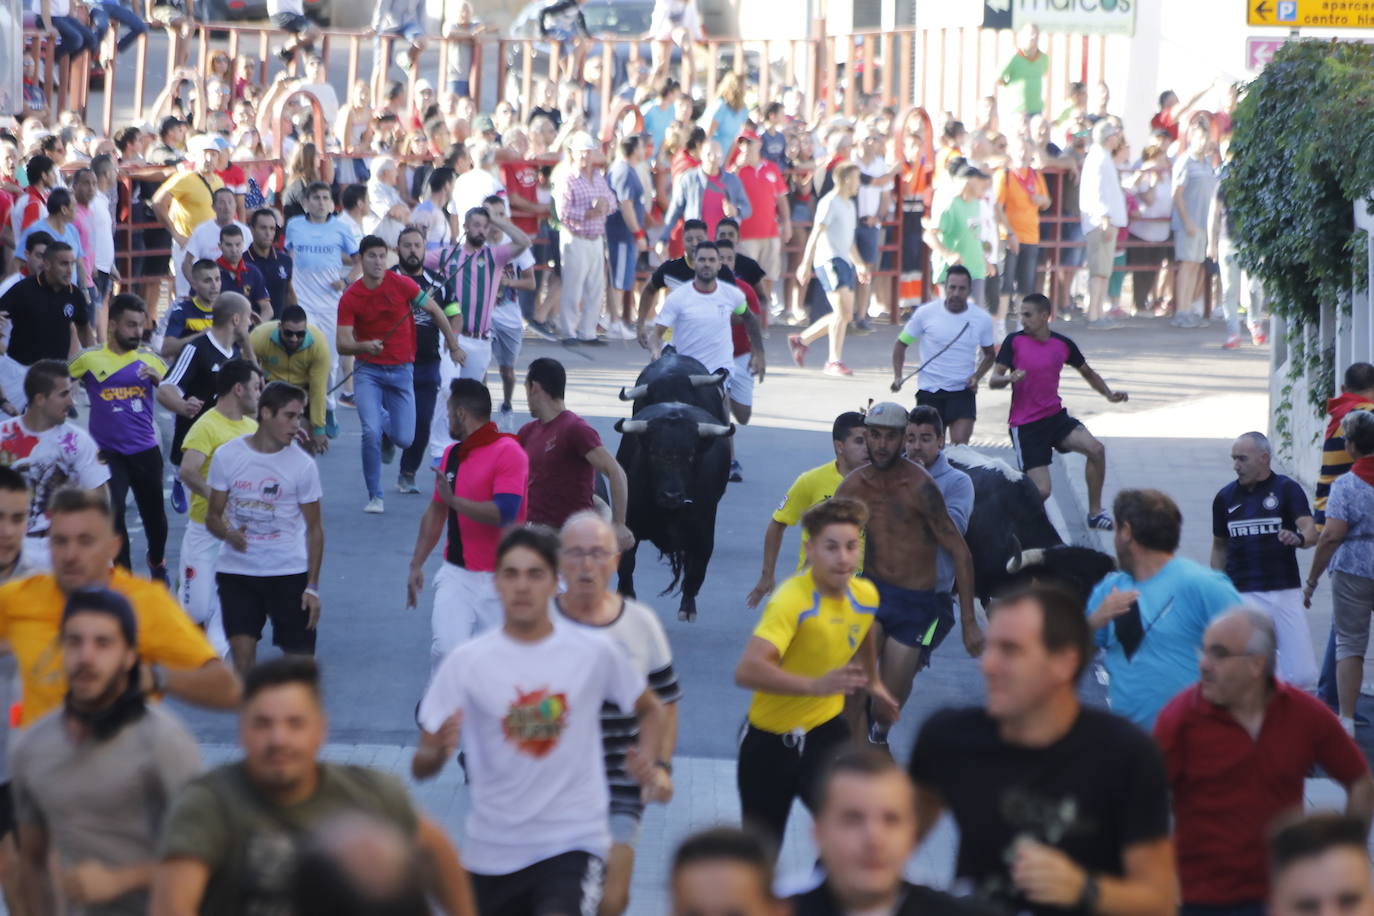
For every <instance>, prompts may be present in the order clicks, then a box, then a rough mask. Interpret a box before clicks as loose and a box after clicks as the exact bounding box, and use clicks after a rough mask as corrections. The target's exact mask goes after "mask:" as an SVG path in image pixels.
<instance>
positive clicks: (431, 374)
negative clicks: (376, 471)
mask: <svg viewBox="0 0 1374 916" xmlns="http://www.w3.org/2000/svg"><path fill="white" fill-rule="evenodd" d="M444 358H445V357H444V356H440V357H439V359H444ZM438 397H439V360H430V361H429V362H425V363H416V364H415V439H414V441H412V442H411V443H410V447H409V448H407V449H406V450H405V451H404V452H402V453H401V473H402V474H414V473H415V472H416V471H418V470H420V465H421V464H423V463H424V460H425V452H426V451H427V450H428V448H429V424H430V421H431V420H432V419H433V417H434V401H435V399H436V398H438Z"/></svg>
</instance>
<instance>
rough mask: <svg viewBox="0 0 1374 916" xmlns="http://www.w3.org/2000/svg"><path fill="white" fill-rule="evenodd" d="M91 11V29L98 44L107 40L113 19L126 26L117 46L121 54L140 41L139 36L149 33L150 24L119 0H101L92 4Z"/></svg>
mask: <svg viewBox="0 0 1374 916" xmlns="http://www.w3.org/2000/svg"><path fill="white" fill-rule="evenodd" d="M90 13H91V30H92V31H93V32H95V40H96V43H97V44H99V43H100V42H102V41H104V40H105V33H106V32H107V31H109V29H110V20H111V19H113V20H114V21H115V22H118V23H119V24H120V25H122V26H124V34H123V35H121V36H120V38H119V44H118V45H116V46H115V50H116V51H118V52H119V53H120V54H123V53H124V52H125V51H127V50H129V46H130V45H132V44H133V43H134V42H136V41H138V36H140V35H147V34H148V24H147V23H146V22H144V21H143V19H142V18H140V17H139V16H138V14H137V13H135V12H134V11H133V10H131V9H129V8H128V7H127V6H125V5H124V4H123V3H121V2H119V0H100V2H99V3H95V4H92V6H91V9H90Z"/></svg>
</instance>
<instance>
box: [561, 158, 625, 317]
mask: <svg viewBox="0 0 1374 916" xmlns="http://www.w3.org/2000/svg"><path fill="white" fill-rule="evenodd" d="M568 149H569V150H570V151H571V154H572V164H573V169H574V171H573V172H572V174H570V175H569V176H568V177H567V178H566V179H565V180H564V182H563V191H562V193H561V194H560V195H559V197H558V219H559V221H560V222H562V224H563V231H562V232H560V233H559V246H558V247H559V254H560V255H561V256H562V260H563V292H562V298H561V301H560V314H559V332H560V333H561V334H562V336H563V338H564V343H584V344H601V343H602V341H600V340H598V339H597V337H596V321H597V319H598V318H600V317H601V307H602V306H603V305H604V304H605V302H606V272H605V268H604V264H605V261H606V217H607V216H609V215H610V213H611V210H612V209H614V208H615V205H616V200H615V193H614V192H613V191H612V190H611V186H610V185H609V184H607V183H606V177H605V176H604V175H603V174H601V170H600V169H599V168H598V167H597V166H596V165H594V164H593V160H594V158H595V157H596V154H597V152H598V148H597V145H596V141H595V140H593V139H592V138H591V135H590V134H587V133H584V132H581V131H579V132H578V133H576V134H573V136H572V138H571V140H570V141H569V143H568Z"/></svg>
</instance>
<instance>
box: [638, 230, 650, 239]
mask: <svg viewBox="0 0 1374 916" xmlns="http://www.w3.org/2000/svg"><path fill="white" fill-rule="evenodd" d="M648 237H649V233H647V232H645V231H644V230H643V229H641V230H639V231H638V232H636V233H635V238H637V239H647V238H648Z"/></svg>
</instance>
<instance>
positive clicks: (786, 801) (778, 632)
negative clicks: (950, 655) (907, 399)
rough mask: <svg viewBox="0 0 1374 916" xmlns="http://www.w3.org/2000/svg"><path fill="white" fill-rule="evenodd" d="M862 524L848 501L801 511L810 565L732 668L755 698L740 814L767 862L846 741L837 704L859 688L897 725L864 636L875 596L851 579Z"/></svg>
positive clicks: (780, 594)
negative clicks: (769, 849) (761, 841)
mask: <svg viewBox="0 0 1374 916" xmlns="http://www.w3.org/2000/svg"><path fill="white" fill-rule="evenodd" d="M867 523H868V510H867V508H865V506H864V505H863V503H861V502H858V501H857V500H852V499H828V500H825V501H824V502H822V503H820V504H819V505H816V506H812V507H811V508H810V509H808V510H807V511H806V514H805V515H803V516H802V527H803V528H804V529H805V531H806V534H807V535H808V539H807V542H806V557H807V560H808V563H809V566H808V568H807V569H806V570H804V571H803V572H802V573H801V574H800V575H797V576H793V577H792V578H791V579H788V580H787V581H786V582H784V583H783V584H782V586H781V587H780V588H779V589H778V590H777V591H776V592H775V593H774V594H773V597H772V598H771V599H769V601H768V606H767V607H766V608H764V611H763V616H762V618H760V620H759V623H758V626H757V627H755V628H754V635H753V636H752V637H750V639H749V644H748V645H747V646H746V647H745V649H744V656H743V657H742V658H741V659H740V661H739V665H738V666H737V667H736V668H735V683H736V684H738V685H739V686H741V687H746V688H749V689H751V690H753V691H754V698H753V700H752V701H751V702H750V704H749V725H748V728H747V729H746V731H745V735H744V740H743V741H741V742H740V748H739V766H738V770H737V771H736V784H737V786H738V788H739V796H740V810H741V814H742V815H743V819H744V822H745V824H746V825H747V826H749V827H751V828H753V829H755V830H757V831H758V832H759V833H760V835H761V836H764V837H765V838H767V839H769V840H771V841H772V843H773V855H775V856H776V855H777V852H778V850H779V849H780V848H781V847H782V838H783V833H784V831H785V830H786V828H787V815H788V812H789V811H790V810H791V808H792V799H794V798H797V797H799V796H800V798H801V799H802V802H803V803H805V804H806V805H807V807H808V808H810V807H811V801H812V799H811V788H812V787H813V785H814V783H815V781H816V777H817V775H818V774H819V773H820V772H821V771H822V770H823V769H824V767H825V765H826V763H827V762H828V761H829V759H830V757H831V756H833V755H834V754H835V753H836V752H838V751H839V750H840V748H842V747H843V746H844V745H845V744H846V743H847V742H848V740H849V725H848V723H847V722H846V721H845V718H844V706H845V697H846V696H847V695H849V694H853V693H857V692H858V691H860V690H865V689H866V690H867V691H868V694H869V696H870V697H871V699H872V705H873V711H874V715H875V716H877V717H878V718H880V719H881V720H882V721H884V722H891V721H892V720H894V719H896V717H897V703H896V701H895V700H894V699H893V698H892V695H891V694H889V693H888V692H887V689H886V688H884V687H883V685H882V682H881V681H880V680H879V679H878V675H877V652H876V651H875V649H874V645H873V639H872V636H871V635H870V627H871V625H872V623H873V615H874V612H876V611H877V609H878V590H877V589H876V588H875V587H874V586H873V583H871V582H869V581H868V580H866V579H860V578H858V577H856V576H855V575H854V571H855V569H856V568H857V567H858V564H859V556H860V553H861V546H860V545H861V543H862V542H861V540H860V535H861V534H862V532H863V529H864V526H865V525H866V524H867Z"/></svg>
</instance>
